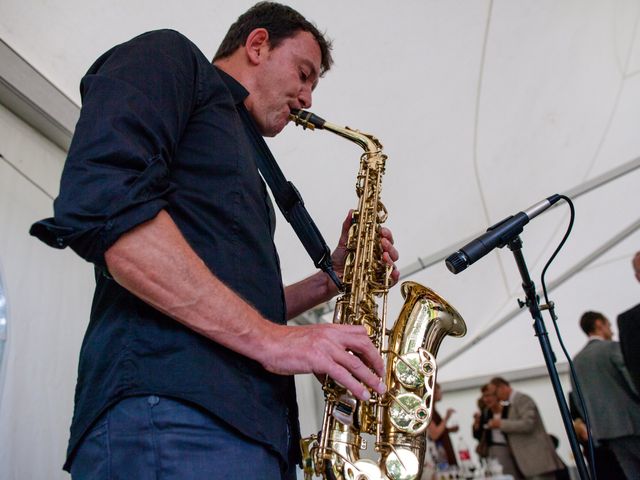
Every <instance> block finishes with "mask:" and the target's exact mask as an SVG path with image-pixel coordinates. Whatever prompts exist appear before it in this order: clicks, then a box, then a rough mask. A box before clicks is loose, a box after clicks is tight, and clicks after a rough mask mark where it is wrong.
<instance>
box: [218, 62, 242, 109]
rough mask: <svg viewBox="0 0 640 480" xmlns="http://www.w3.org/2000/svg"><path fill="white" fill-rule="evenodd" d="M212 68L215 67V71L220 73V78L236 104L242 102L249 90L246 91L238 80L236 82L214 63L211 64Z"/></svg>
mask: <svg viewBox="0 0 640 480" xmlns="http://www.w3.org/2000/svg"><path fill="white" fill-rule="evenodd" d="M213 68H215V69H216V71H217V72H218V73H219V74H220V78H221V79H222V81H223V82H224V84H225V85H226V86H227V88H228V89H229V92H230V93H231V96H232V97H233V101H234V102H235V103H236V105H237V104H238V103H241V102H244V99H245V98H247V97H248V96H249V92H248V91H247V89H246V88H244V87H243V86H242V84H241V83H240V82H238V81H237V80H236V79H235V78H233V77H232V76H231V75H229V74H228V73H226V72H225V71H224V70H222V69H220V68H218V67H216V66H215V65H214V66H213Z"/></svg>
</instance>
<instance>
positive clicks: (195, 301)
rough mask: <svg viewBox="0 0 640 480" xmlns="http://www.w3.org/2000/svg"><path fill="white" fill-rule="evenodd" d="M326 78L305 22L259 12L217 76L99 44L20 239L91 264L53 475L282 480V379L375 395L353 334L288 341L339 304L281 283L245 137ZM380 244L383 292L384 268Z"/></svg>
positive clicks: (289, 436) (221, 53)
mask: <svg viewBox="0 0 640 480" xmlns="http://www.w3.org/2000/svg"><path fill="white" fill-rule="evenodd" d="M331 63H332V59H331V45H330V42H328V41H327V40H326V39H325V38H324V36H323V35H322V34H321V33H320V32H319V31H318V30H317V28H316V27H315V26H314V25H313V24H311V23H310V22H308V21H307V20H306V19H305V18H304V17H302V16H301V15H300V14H299V13H297V12H296V11H294V10H292V9H291V8H289V7H285V6H282V5H278V4H274V3H268V2H262V3H259V4H257V5H255V6H254V7H252V8H251V9H250V10H248V11H247V12H246V13H245V14H243V15H242V16H241V17H240V18H239V19H238V21H237V22H236V23H234V24H233V25H232V26H231V28H230V29H229V32H228V33H227V36H226V37H225V39H224V40H223V43H222V45H221V46H220V49H219V50H218V53H217V54H216V56H215V58H214V61H213V64H211V63H210V62H208V61H207V60H206V59H205V57H204V56H203V54H202V53H201V52H200V51H199V50H198V48H197V47H196V46H195V45H194V44H193V43H191V42H190V41H189V40H188V39H186V38H185V37H184V36H182V35H181V34H179V33H177V32H174V31H169V30H163V31H155V32H148V33H146V34H143V35H141V36H139V37H136V38H134V39H133V40H130V41H128V42H126V43H123V44H121V45H118V46H116V47H114V48H113V49H111V50H109V51H108V52H107V53H105V54H104V55H102V56H101V57H100V58H99V59H98V60H97V61H96V62H95V63H94V65H93V66H92V67H91V68H90V70H89V71H88V73H87V75H86V76H85V77H84V78H83V80H82V84H81V92H82V97H83V106H82V111H81V116H80V120H79V122H78V125H77V128H76V132H75V135H74V139H73V143H72V145H71V148H70V151H69V155H68V157H67V161H66V163H65V167H64V170H63V175H62V180H61V189H60V194H59V196H58V198H57V199H56V200H55V204H54V210H55V213H54V217H53V218H50V219H46V220H43V221H41V222H38V223H36V224H34V226H33V227H32V230H31V233H32V234H33V235H35V236H37V237H38V238H40V239H41V240H43V241H44V242H46V243H47V244H49V245H51V246H54V247H56V248H64V247H66V246H69V247H71V248H72V249H73V250H74V251H76V252H77V253H78V254H79V255H81V256H82V257H83V258H85V259H86V260H88V261H90V262H92V263H93V264H94V265H95V271H96V290H95V295H94V301H93V306H92V311H91V318H90V322H89V326H88V329H87V332H86V334H85V338H84V341H83V345H82V349H81V352H80V361H79V371H78V383H77V387H76V397H75V409H74V416H73V421H72V425H71V438H70V442H69V447H68V452H67V454H68V456H67V461H66V463H65V469H67V470H68V471H70V472H71V474H72V477H73V478H74V479H94V480H95V479H97V480H100V479H107V478H136V479H145V478H157V479H181V480H185V479H186V480H189V479H201V478H228V479H245V478H252V479H267V480H271V479H274V478H283V479H284V478H286V479H292V478H295V469H294V464H295V463H296V461H297V460H298V457H299V453H298V438H299V433H298V422H297V406H296V402H295V391H294V384H293V378H292V377H291V375H293V374H296V373H310V372H313V373H315V374H317V375H321V376H324V375H328V376H329V377H331V378H332V379H333V380H334V381H335V382H337V383H339V384H340V385H342V386H344V387H345V388H346V389H348V390H349V391H350V392H352V394H353V395H354V396H355V397H356V398H358V399H359V400H367V399H368V398H370V397H371V395H372V392H373V393H374V394H383V393H384V391H385V384H384V382H383V381H382V378H383V377H384V375H385V373H384V365H383V361H382V359H381V356H380V353H379V352H378V350H377V349H376V347H374V345H373V344H372V342H371V340H370V338H369V336H368V335H367V332H366V329H365V327H364V326H359V325H332V324H323V325H311V326H303V327H299V326H286V321H287V320H288V319H290V318H293V317H295V316H296V315H298V314H300V313H301V312H303V311H305V310H307V309H309V308H311V307H313V306H315V305H317V304H320V303H322V302H325V301H327V300H328V299H330V298H331V297H333V296H334V295H336V293H337V288H336V287H335V286H334V285H333V284H332V283H331V281H330V280H329V279H328V277H326V276H325V275H324V274H323V273H316V274H314V275H311V276H310V277H308V278H307V279H305V280H302V281H300V282H298V283H296V284H293V285H289V286H287V287H284V286H283V285H282V279H281V274H280V268H279V261H278V256H277V253H276V249H275V246H274V243H273V231H274V219H275V216H274V213H273V207H272V205H271V202H270V200H269V197H268V195H267V193H266V189H265V185H264V183H263V182H262V180H261V177H260V174H259V172H258V170H257V168H256V162H255V157H256V155H257V151H256V147H255V143H254V142H255V141H256V140H257V139H256V138H254V137H252V133H251V132H252V128H251V127H252V126H251V125H249V124H248V123H247V122H253V124H254V125H253V126H254V127H255V128H257V131H258V132H259V134H260V135H262V136H274V135H277V134H278V133H279V132H280V131H281V130H282V129H283V128H284V127H285V125H286V124H287V122H288V118H289V114H290V113H291V111H292V110H294V109H300V108H307V107H309V106H310V105H311V99H312V91H313V89H314V88H315V87H316V85H317V83H318V80H319V78H320V77H321V75H322V74H323V73H324V72H326V71H327V70H328V69H329V68H330V66H331ZM243 109H246V111H248V112H249V116H248V117H244V116H243V115H241V113H242V110H243ZM247 118H248V119H249V120H247ZM350 224H351V219H350V218H348V219H347V220H345V222H344V225H343V231H342V235H341V238H340V242H339V244H338V247H337V249H336V250H335V251H334V253H333V261H334V266H335V269H336V271H337V273H338V274H342V272H343V270H344V268H345V264H344V258H345V252H346V247H345V245H346V242H347V235H348V233H347V232H348V229H349V228H350ZM379 234H380V245H381V250H382V252H383V254H382V258H383V260H384V261H385V262H387V263H388V265H389V266H390V269H391V273H390V276H389V283H390V284H394V283H395V282H397V280H398V276H399V275H398V272H397V270H396V269H395V266H394V261H396V260H397V259H398V252H397V250H396V249H395V248H394V246H393V237H392V235H391V232H389V230H387V229H385V228H381V229H380V231H379Z"/></svg>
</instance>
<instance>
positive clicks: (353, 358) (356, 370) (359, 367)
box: [335, 351, 386, 394]
mask: <svg viewBox="0 0 640 480" xmlns="http://www.w3.org/2000/svg"><path fill="white" fill-rule="evenodd" d="M335 360H336V361H337V362H338V363H339V364H340V365H341V366H342V367H344V368H345V369H346V370H348V371H349V373H350V374H351V375H352V376H353V377H355V378H356V379H357V380H359V381H360V382H362V383H364V384H365V385H367V386H368V387H369V388H372V389H374V390H375V391H376V392H378V393H380V394H383V393H384V392H385V391H386V387H385V384H384V382H383V381H382V378H381V377H380V376H378V375H376V374H375V373H373V372H372V371H371V370H370V369H369V367H367V366H366V365H365V364H364V363H363V362H362V360H360V358H358V356H357V355H353V354H351V353H349V352H346V351H342V352H339V353H338V357H337V358H336V359H335ZM345 386H346V385H345Z"/></svg>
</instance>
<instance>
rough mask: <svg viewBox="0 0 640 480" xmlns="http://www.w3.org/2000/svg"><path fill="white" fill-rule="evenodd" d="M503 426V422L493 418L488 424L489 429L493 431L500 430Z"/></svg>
mask: <svg viewBox="0 0 640 480" xmlns="http://www.w3.org/2000/svg"><path fill="white" fill-rule="evenodd" d="M501 426H502V422H501V421H500V419H499V418H492V419H491V420H489V421H488V422H487V427H488V428H492V429H494V428H495V429H499V428H500V427H501Z"/></svg>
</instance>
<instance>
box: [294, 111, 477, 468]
mask: <svg viewBox="0 0 640 480" xmlns="http://www.w3.org/2000/svg"><path fill="white" fill-rule="evenodd" d="M290 120H292V121H294V122H295V124H296V125H300V126H302V127H303V128H309V129H311V130H313V129H316V128H317V129H324V130H329V131H330V132H333V133H335V134H337V135H340V136H341V137H344V138H346V139H348V140H351V141H352V142H354V143H357V144H358V145H360V147H362V148H363V150H364V153H363V154H362V156H361V158H360V168H359V172H358V177H357V181H356V193H357V195H358V207H357V209H356V210H354V212H353V217H352V224H351V227H350V230H349V236H348V240H347V257H346V263H345V267H344V272H343V279H342V282H343V290H342V294H341V296H340V297H339V298H338V300H337V302H336V307H335V311H334V318H333V322H334V323H340V324H349V325H363V326H364V327H365V328H366V330H367V333H368V335H369V338H370V339H371V341H372V342H373V344H374V345H375V346H376V348H377V349H378V351H379V352H380V354H381V355H383V357H385V361H386V378H385V383H386V387H387V392H386V393H385V394H384V395H379V394H377V393H376V392H372V397H371V399H370V400H369V401H367V402H364V401H359V400H357V399H356V398H355V397H354V396H353V395H352V394H351V393H350V392H349V391H348V390H347V389H345V388H344V387H342V386H341V385H339V384H338V383H336V382H334V381H333V380H332V379H330V378H329V377H327V378H326V379H325V381H324V384H323V391H324V395H325V410H324V417H323V422H322V429H321V431H320V432H319V433H318V435H311V436H310V437H308V438H304V439H302V440H301V449H302V458H303V467H304V474H305V479H307V480H310V479H312V477H313V476H314V475H317V476H320V477H322V478H324V479H330V480H343V479H347V480H414V479H417V478H419V477H420V475H421V473H422V464H423V460H424V454H425V449H426V429H427V426H428V425H429V423H430V421H431V415H432V412H433V402H434V387H435V381H436V371H437V365H436V358H435V357H436V354H437V352H438V349H439V347H440V344H441V342H442V339H443V338H444V337H445V336H447V335H451V336H454V337H462V336H464V335H465V333H466V331H467V327H466V325H465V323H464V320H463V319H462V317H461V316H460V315H459V314H458V312H457V311H456V310H455V309H454V308H453V307H452V306H450V305H449V304H448V303H447V302H446V301H445V300H444V299H442V298H441V297H440V296H439V295H438V294H436V293H435V292H433V291H432V290H430V289H428V288H426V287H424V286H422V285H420V284H418V283H415V282H404V283H403V284H402V285H401V292H402V295H403V297H404V299H405V301H404V305H403V307H402V309H401V312H400V315H399V317H398V319H397V320H396V322H395V323H394V326H393V328H392V329H391V330H390V331H389V330H387V329H386V316H387V293H388V291H389V288H390V277H391V267H389V266H388V265H386V264H385V262H384V261H383V260H382V247H381V245H380V233H379V231H380V225H381V224H382V223H384V222H385V221H386V219H387V216H388V215H387V210H386V208H385V207H384V205H383V204H382V202H381V201H380V192H381V189H382V176H383V174H384V170H385V161H386V159H387V156H386V155H385V154H383V153H382V144H381V143H380V142H379V141H378V139H376V138H375V137H374V136H372V135H369V134H365V133H361V132H359V131H358V130H353V129H351V128H349V127H345V128H342V127H339V126H337V125H334V124H332V123H329V122H326V121H325V120H323V119H322V118H320V117H318V116H317V115H314V114H313V113H310V112H306V111H303V110H295V111H292V113H291V115H290ZM380 310H381V311H380ZM385 342H386V345H385ZM363 434H368V435H371V436H375V451H376V452H377V454H378V455H379V459H378V462H375V461H373V460H370V459H367V458H360V451H361V450H364V449H366V448H367V447H366V440H365V439H364V438H363V437H362V435H363Z"/></svg>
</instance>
